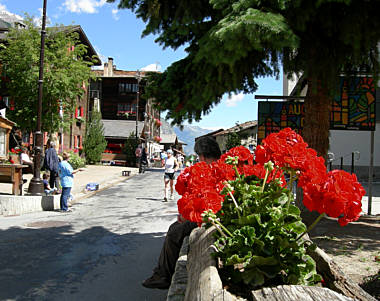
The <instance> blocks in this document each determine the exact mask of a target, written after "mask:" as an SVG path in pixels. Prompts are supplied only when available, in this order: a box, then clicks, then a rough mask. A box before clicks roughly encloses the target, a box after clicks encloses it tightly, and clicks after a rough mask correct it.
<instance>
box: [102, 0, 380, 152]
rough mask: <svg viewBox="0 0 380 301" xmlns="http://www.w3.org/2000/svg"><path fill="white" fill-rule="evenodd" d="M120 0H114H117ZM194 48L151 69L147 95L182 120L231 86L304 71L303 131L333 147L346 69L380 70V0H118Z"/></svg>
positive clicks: (165, 37) (165, 36) (197, 114)
mask: <svg viewBox="0 0 380 301" xmlns="http://www.w3.org/2000/svg"><path fill="white" fill-rule="evenodd" d="M115 1H117V0H108V2H115ZM119 1H120V2H119V8H128V9H131V10H132V11H134V12H135V13H136V15H137V17H139V18H141V19H142V20H143V21H144V22H145V23H146V24H147V25H146V27H145V30H144V31H143V36H146V35H149V34H155V35H158V37H157V39H156V41H157V42H158V43H160V44H161V45H162V46H163V47H171V48H173V49H177V48H178V47H181V46H186V49H185V50H186V52H187V56H186V57H185V58H183V59H181V60H179V61H177V62H175V63H173V64H172V65H171V66H169V67H168V68H167V69H166V70H165V72H163V73H159V74H158V73H155V74H152V75H150V78H149V85H148V86H147V89H146V97H154V98H155V99H156V104H157V107H158V108H159V109H160V110H162V111H164V110H168V112H169V114H168V117H169V118H171V119H172V120H173V123H175V124H179V125H180V124H181V123H182V121H184V120H188V121H189V122H191V121H193V120H196V121H198V120H200V119H201V117H202V114H207V113H208V112H210V110H211V109H212V107H213V106H214V105H216V104H218V103H219V102H220V101H221V98H222V96H223V94H225V93H240V92H244V93H252V92H254V91H255V90H256V89H257V83H256V82H255V79H256V78H258V77H263V76H278V75H279V72H280V66H281V64H282V65H283V68H284V71H285V72H286V73H289V74H292V73H294V72H302V74H303V76H304V78H306V79H307V81H308V84H309V85H308V87H309V89H308V94H307V97H306V99H305V114H306V116H305V125H304V131H303V133H304V136H305V137H304V138H305V140H306V141H307V142H308V143H309V144H310V146H311V147H313V148H315V149H316V150H317V151H318V152H319V154H320V155H325V154H326V152H327V148H328V132H329V107H330V99H331V95H333V94H334V92H335V87H336V83H337V78H338V76H339V75H340V74H341V73H342V72H350V71H352V70H357V67H358V66H363V65H365V66H368V67H369V69H371V72H373V74H374V75H377V74H378V70H379V56H378V50H377V47H376V45H377V43H378V41H380V18H379V16H378V9H377V7H378V2H379V1H378V0H368V1H361V0H318V1H315V0H297V1H296V0H279V1H259V0H232V1H225V0H192V1H182V0H119Z"/></svg>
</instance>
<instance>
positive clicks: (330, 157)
mask: <svg viewBox="0 0 380 301" xmlns="http://www.w3.org/2000/svg"><path fill="white" fill-rule="evenodd" d="M347 157H351V174H353V173H354V172H355V161H358V160H359V159H360V152H359V151H353V152H351V153H348V154H346V155H344V156H341V157H338V158H336V159H335V155H334V153H331V152H329V153H328V159H327V160H328V165H329V170H332V169H333V168H332V166H333V162H334V161H339V167H340V168H339V169H341V170H343V167H344V158H347Z"/></svg>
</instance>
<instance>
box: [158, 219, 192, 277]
mask: <svg viewBox="0 0 380 301" xmlns="http://www.w3.org/2000/svg"><path fill="white" fill-rule="evenodd" d="M196 227H197V224H196V223H192V222H188V221H187V222H184V223H179V222H175V223H173V224H171V225H170V227H169V230H168V233H167V234H166V238H165V242H164V245H163V247H162V249H161V254H160V257H159V259H158V266H157V267H156V268H155V269H154V273H157V274H158V275H160V276H161V277H165V278H166V279H168V280H169V281H170V280H171V278H172V276H173V274H174V270H175V265H176V263H177V259H178V256H179V251H180V250H181V246H182V242H183V239H184V238H185V237H186V236H188V235H190V233H191V231H192V230H193V229H194V228H196Z"/></svg>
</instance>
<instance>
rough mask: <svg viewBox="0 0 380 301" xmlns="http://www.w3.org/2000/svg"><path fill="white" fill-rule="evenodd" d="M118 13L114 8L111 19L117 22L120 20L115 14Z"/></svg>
mask: <svg viewBox="0 0 380 301" xmlns="http://www.w3.org/2000/svg"><path fill="white" fill-rule="evenodd" d="M118 12H119V10H118V9H116V8H114V9H112V17H113V18H114V19H115V20H116V21H117V20H119V19H120V17H119V15H118V14H117V13H118Z"/></svg>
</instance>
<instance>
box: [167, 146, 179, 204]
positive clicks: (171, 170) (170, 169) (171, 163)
mask: <svg viewBox="0 0 380 301" xmlns="http://www.w3.org/2000/svg"><path fill="white" fill-rule="evenodd" d="M166 153H167V158H166V159H165V161H164V167H165V174H164V182H165V190H164V202H167V201H168V189H169V187H168V186H169V183H170V199H171V200H172V199H173V190H174V188H173V184H174V179H175V176H174V174H175V172H176V171H177V170H178V167H179V165H178V161H177V159H176V158H175V157H174V156H173V151H172V150H171V149H169V150H168V151H167V152H166Z"/></svg>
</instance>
